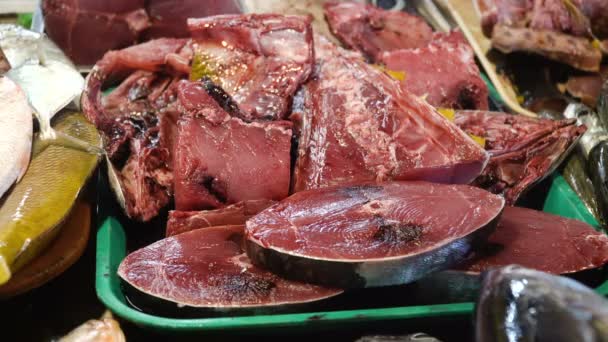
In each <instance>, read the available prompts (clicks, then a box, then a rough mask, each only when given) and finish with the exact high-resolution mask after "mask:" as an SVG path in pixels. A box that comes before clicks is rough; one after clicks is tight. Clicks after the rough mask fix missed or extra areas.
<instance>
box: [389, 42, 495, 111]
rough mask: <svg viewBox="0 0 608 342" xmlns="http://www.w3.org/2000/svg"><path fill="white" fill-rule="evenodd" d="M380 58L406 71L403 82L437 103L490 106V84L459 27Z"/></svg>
mask: <svg viewBox="0 0 608 342" xmlns="http://www.w3.org/2000/svg"><path fill="white" fill-rule="evenodd" d="M380 61H381V62H382V63H383V64H384V65H386V67H387V68H388V69H390V70H394V71H404V72H405V77H404V79H403V80H402V82H401V86H402V87H403V88H404V89H405V90H407V91H409V92H411V93H412V94H414V95H418V96H422V97H424V98H425V99H426V101H427V102H428V103H429V104H431V105H433V106H434V107H443V108H460V109H488V87H487V86H486V84H485V82H484V81H483V80H482V79H481V76H480V74H479V68H477V64H475V53H474V52H473V49H472V48H471V46H470V45H469V44H468V43H467V41H466V40H465V38H464V36H463V35H462V33H461V32H460V31H452V32H450V33H449V34H445V33H437V34H435V35H434V36H433V41H432V42H430V43H429V44H428V45H426V46H423V47H420V48H417V49H402V50H396V51H387V52H384V53H382V54H381V55H380Z"/></svg>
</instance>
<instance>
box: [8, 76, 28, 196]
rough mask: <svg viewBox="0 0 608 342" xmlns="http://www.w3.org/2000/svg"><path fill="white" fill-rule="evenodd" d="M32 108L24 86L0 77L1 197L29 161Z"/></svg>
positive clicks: (16, 179) (21, 174) (21, 173)
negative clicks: (21, 86) (23, 89)
mask: <svg viewBox="0 0 608 342" xmlns="http://www.w3.org/2000/svg"><path fill="white" fill-rule="evenodd" d="M32 129H33V124H32V110H31V109H30V107H29V105H28V102H27V98H26V96H25V94H24V93H23V91H22V90H21V88H19V86H18V85H16V84H15V83H14V82H13V81H11V80H10V79H8V78H6V77H2V76H0V198H1V197H2V196H3V195H4V193H5V192H6V191H7V190H8V189H9V188H10V187H11V185H13V183H15V182H16V181H19V180H20V179H21V177H22V176H23V174H24V173H25V170H26V169H27V166H28V164H29V162H30V151H31V147H32Z"/></svg>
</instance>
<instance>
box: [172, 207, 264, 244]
mask: <svg viewBox="0 0 608 342" xmlns="http://www.w3.org/2000/svg"><path fill="white" fill-rule="evenodd" d="M274 203H275V202H274V201H269V200H253V201H244V202H239V203H236V204H232V205H229V206H226V207H224V208H220V209H216V210H202V211H179V210H172V211H170V212H169V220H168V221H167V233H166V236H173V235H177V234H181V233H184V232H188V231H191V230H194V229H199V228H206V227H214V226H228V225H238V224H245V222H246V221H247V219H249V218H251V217H252V216H254V215H256V214H257V213H259V212H260V211H262V210H264V209H266V208H268V207H269V206H271V205H272V204H274Z"/></svg>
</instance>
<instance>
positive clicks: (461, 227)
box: [246, 182, 504, 288]
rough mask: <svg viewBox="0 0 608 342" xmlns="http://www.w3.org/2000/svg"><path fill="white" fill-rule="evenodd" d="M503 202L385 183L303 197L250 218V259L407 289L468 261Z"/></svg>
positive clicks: (453, 189) (331, 278)
mask: <svg viewBox="0 0 608 342" xmlns="http://www.w3.org/2000/svg"><path fill="white" fill-rule="evenodd" d="M503 206H504V200H503V199H502V198H501V197H500V196H497V195H493V194H491V193H489V192H486V191H484V190H481V189H478V188H474V187H471V186H468V185H442V184H435V183H426V182H388V183H383V184H381V185H372V184H365V185H357V186H350V187H327V188H323V189H316V190H309V191H302V192H298V193H296V194H294V195H292V196H290V197H289V198H287V199H285V200H283V201H281V202H279V203H277V204H275V205H273V206H271V207H269V208H268V209H266V210H264V211H262V212H261V213H259V214H258V215H256V216H254V217H253V218H251V219H249V220H248V221H247V224H246V237H247V254H248V255H249V257H250V258H251V259H252V260H253V262H254V263H256V264H258V265H261V266H263V267H265V268H267V269H269V270H271V271H273V272H276V273H278V274H281V275H283V276H285V277H289V278H291V279H298V280H302V281H309V282H312V283H318V284H324V285H329V286H338V287H344V288H346V287H374V286H385V285H395V284H404V283H408V282H412V281H415V280H417V279H419V278H421V277H423V276H424V275H426V274H429V273H432V272H435V271H439V270H442V269H446V268H449V267H452V266H454V265H455V264H457V263H459V262H461V261H462V260H463V259H464V258H466V257H467V256H468V254H469V253H470V252H471V250H472V248H473V246H474V245H476V244H478V243H481V242H483V241H485V238H487V236H488V235H489V234H490V233H491V232H492V231H493V229H494V227H495V224H496V221H497V220H498V217H499V215H500V213H501V211H502V209H503Z"/></svg>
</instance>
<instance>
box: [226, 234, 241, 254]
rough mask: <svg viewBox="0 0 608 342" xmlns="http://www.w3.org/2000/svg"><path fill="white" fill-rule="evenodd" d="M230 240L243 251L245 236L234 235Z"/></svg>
mask: <svg viewBox="0 0 608 342" xmlns="http://www.w3.org/2000/svg"><path fill="white" fill-rule="evenodd" d="M228 240H230V241H232V242H234V244H235V245H237V246H239V247H240V248H241V251H242V250H243V234H232V235H230V236H229V237H228Z"/></svg>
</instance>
